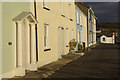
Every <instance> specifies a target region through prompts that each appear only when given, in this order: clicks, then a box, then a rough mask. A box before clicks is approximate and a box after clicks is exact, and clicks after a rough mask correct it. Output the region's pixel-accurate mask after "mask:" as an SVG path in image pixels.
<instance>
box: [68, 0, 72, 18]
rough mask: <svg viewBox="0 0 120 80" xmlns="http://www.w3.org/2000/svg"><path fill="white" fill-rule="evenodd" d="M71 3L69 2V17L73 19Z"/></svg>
mask: <svg viewBox="0 0 120 80" xmlns="http://www.w3.org/2000/svg"><path fill="white" fill-rule="evenodd" d="M71 8H72V7H71V3H70V2H69V3H68V10H69V18H70V19H72V10H71Z"/></svg>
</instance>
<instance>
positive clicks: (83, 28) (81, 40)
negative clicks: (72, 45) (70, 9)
mask: <svg viewBox="0 0 120 80" xmlns="http://www.w3.org/2000/svg"><path fill="white" fill-rule="evenodd" d="M75 4H76V5H75V16H76V41H77V42H78V44H77V46H76V51H78V50H79V47H78V46H79V44H82V45H83V44H84V47H85V48H86V47H88V46H87V43H88V42H87V16H86V15H85V14H84V13H83V11H82V10H81V9H80V5H81V4H80V3H79V2H75Z"/></svg>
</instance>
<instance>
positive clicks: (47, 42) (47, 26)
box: [44, 23, 49, 49]
mask: <svg viewBox="0 0 120 80" xmlns="http://www.w3.org/2000/svg"><path fill="white" fill-rule="evenodd" d="M45 27H46V35H45ZM45 36H46V46H45ZM48 48H49V24H46V23H44V49H48Z"/></svg>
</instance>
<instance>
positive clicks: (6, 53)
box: [2, 2, 30, 76]
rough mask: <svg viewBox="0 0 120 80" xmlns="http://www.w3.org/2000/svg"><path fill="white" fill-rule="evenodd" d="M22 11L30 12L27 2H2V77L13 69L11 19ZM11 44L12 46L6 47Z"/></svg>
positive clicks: (13, 25) (13, 43) (13, 49)
mask: <svg viewBox="0 0 120 80" xmlns="http://www.w3.org/2000/svg"><path fill="white" fill-rule="evenodd" d="M23 11H26V12H28V11H30V3H29V2H3V3H2V73H3V76H4V75H5V74H8V73H9V72H11V73H12V74H10V75H8V76H12V75H14V69H15V54H16V53H15V49H16V48H15V47H16V46H15V31H16V30H15V29H16V27H15V22H14V21H13V18H15V17H16V16H18V15H19V14H20V13H22V12H23ZM9 42H12V45H8V43H9Z"/></svg>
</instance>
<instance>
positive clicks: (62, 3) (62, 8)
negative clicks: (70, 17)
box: [60, 0, 65, 17]
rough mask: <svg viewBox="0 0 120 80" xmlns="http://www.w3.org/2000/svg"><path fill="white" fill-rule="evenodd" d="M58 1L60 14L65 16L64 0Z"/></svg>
mask: <svg viewBox="0 0 120 80" xmlns="http://www.w3.org/2000/svg"><path fill="white" fill-rule="evenodd" d="M60 2H61V16H63V17H65V14H64V1H63V0H60Z"/></svg>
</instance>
